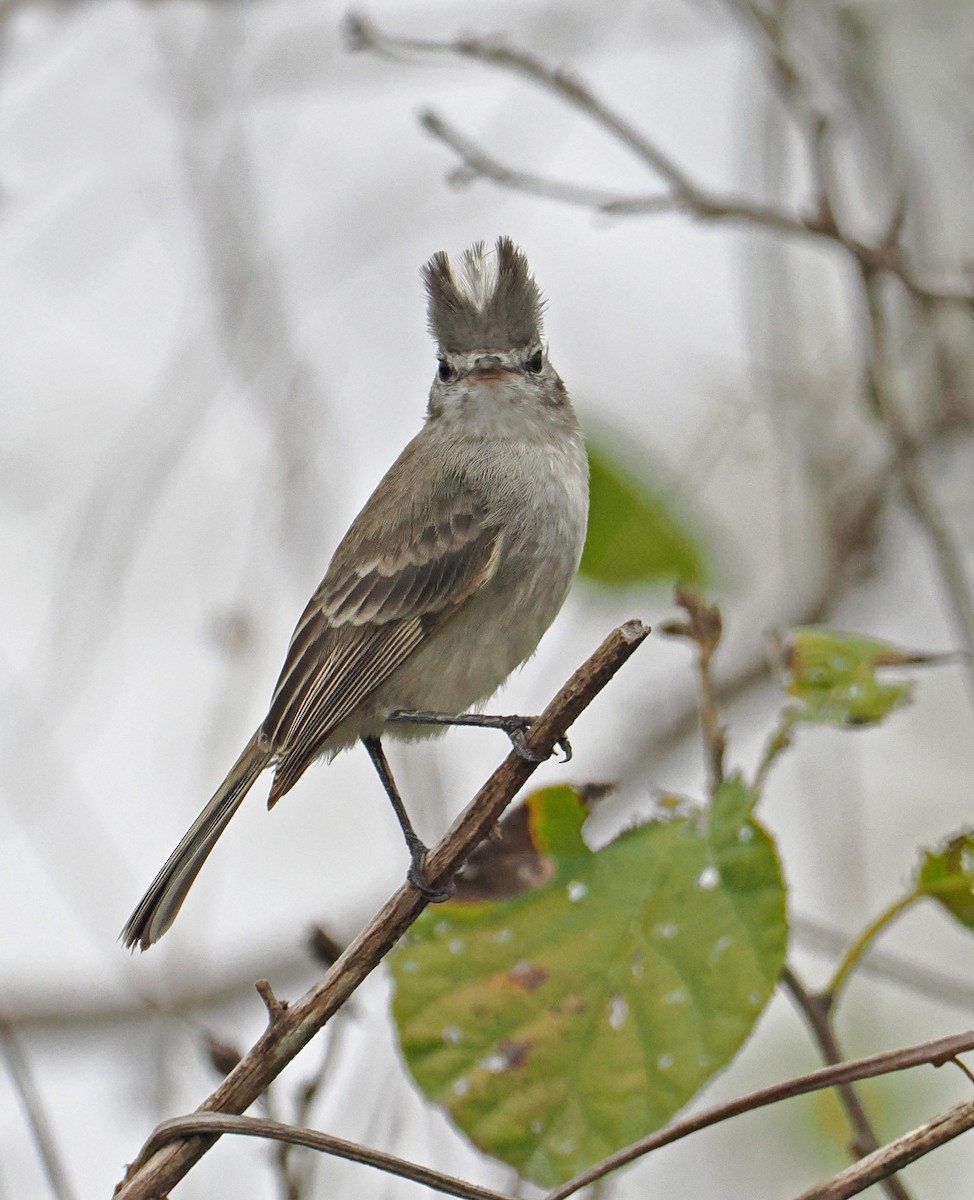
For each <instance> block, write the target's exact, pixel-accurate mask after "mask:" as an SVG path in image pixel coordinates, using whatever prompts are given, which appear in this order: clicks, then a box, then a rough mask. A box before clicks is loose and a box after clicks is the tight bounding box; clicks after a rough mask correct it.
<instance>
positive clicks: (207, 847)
mask: <svg viewBox="0 0 974 1200" xmlns="http://www.w3.org/2000/svg"><path fill="white" fill-rule="evenodd" d="M270 757H271V752H270V749H269V748H268V747H267V746H266V745H262V744H261V739H260V731H258V732H257V733H255V734H254V736H253V737H252V738H251V739H250V741H249V742H248V743H247V745H246V747H245V748H244V750H243V753H242V754H241V755H240V757H239V758H238V759H237V761H236V762H235V763H234V765H233V767H232V768H231V770H230V773H229V775H227V777H226V779H225V780H224V781H223V783H221V784H220V786H219V788H218V789H217V791H216V793H215V794H214V796H213V798H212V799H211V800H210V801H209V803H208V804H207V805H206V807H205V808H204V809H203V811H202V812H201V813H200V815H199V816H198V817H197V818H196V820H195V821H194V822H193V824H192V826H191V827H190V828H189V829H188V830H187V832H186V834H185V836H184V837H183V839H182V841H181V842H180V843H179V845H178V846H177V847H176V849H175V850H174V851H173V852H172V854H170V856H169V858H168V859H167V861H166V864H165V866H164V867H163V868H162V870H161V871H160V872H159V874H158V875H157V876H156V877H155V879H153V881H152V883H151V884H150V885H149V889H148V891H147V892H146V894H145V895H144V896H143V897H142V899H141V900H140V901H139V903H138V906H137V908H136V909H135V912H134V913H132V915H131V917H129V920H128V923H127V924H126V926H125V928H124V929H123V930H122V934H121V937H122V941H123V942H124V943H125V945H126V946H127V947H128V948H129V949H130V950H131V949H134V947H135V946H136V945H138V946H139V948H140V949H142V950H147V949H148V948H149V947H150V946H151V945H152V943H153V942H157V941H158V940H159V938H161V937H162V935H163V934H164V933H165V932H166V930H167V929H168V928H169V926H170V925H171V924H172V923H173V921H174V920H175V919H176V914H177V913H178V912H179V910H180V908H181V906H182V903H183V901H184V900H185V899H186V894H187V892H188V891H189V889H190V888H191V887H192V885H193V881H194V880H195V878H196V876H197V875H198V874H199V872H200V868H201V867H202V866H203V863H205V862H206V859H207V857H208V856H209V853H210V851H211V850H212V849H213V847H214V846H215V845H216V843H217V840H218V839H219V837H220V834H221V833H223V831H224V829H226V827H227V825H228V824H229V823H230V818H231V817H232V816H233V814H234V813H235V812H236V811H237V809H238V808H239V807H240V804H241V802H242V801H243V798H244V797H245V796H246V795H247V793H248V792H249V791H250V789H251V787H253V785H254V781H255V780H256V779H257V776H258V775H259V774H260V773H261V771H263V769H264V768H265V767H266V766H267V764H268V761H269V760H270Z"/></svg>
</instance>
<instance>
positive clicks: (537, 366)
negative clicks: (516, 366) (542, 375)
mask: <svg viewBox="0 0 974 1200" xmlns="http://www.w3.org/2000/svg"><path fill="white" fill-rule="evenodd" d="M524 365H525V366H526V367H527V369H528V370H529V371H530V372H531V374H532V375H537V374H538V372H539V371H540V370H541V368H542V367H543V366H544V355H543V354H542V353H541V351H540V350H535V352H534V353H533V354H532V355H531V357H530V358H529V359H528V361H527V362H526V363H525V364H524Z"/></svg>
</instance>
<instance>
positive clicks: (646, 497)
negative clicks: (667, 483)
mask: <svg viewBox="0 0 974 1200" xmlns="http://www.w3.org/2000/svg"><path fill="white" fill-rule="evenodd" d="M588 459H589V518H588V536H587V537H586V540H585V550H584V552H583V554H582V563H581V566H580V568H579V573H580V574H581V575H582V576H583V578H586V579H591V580H593V581H594V582H596V583H603V584H609V585H611V586H613V587H623V586H625V585H627V584H634V583H673V582H676V581H679V582H682V583H704V582H706V578H707V568H706V565H705V563H704V558H703V551H702V549H701V547H700V544H699V542H698V540H697V539H696V538H695V537H694V536H693V534H691V533H690V530H689V528H688V526H687V525H686V523H685V522H684V521H683V520H682V519H681V518H680V517H678V516H677V515H676V514H675V513H674V512H673V511H672V507H671V505H670V504H669V503H668V502H667V501H665V500H663V499H662V498H661V497H660V496H659V495H657V494H656V493H655V492H653V490H652V489H651V488H650V487H649V486H648V485H647V484H646V483H645V482H644V481H643V480H641V479H637V478H636V477H634V476H633V475H630V474H629V473H628V472H626V471H625V470H624V469H623V468H622V467H620V466H619V464H618V463H617V462H616V461H615V460H614V459H613V458H612V457H611V456H610V455H609V454H608V453H607V452H606V451H605V450H604V449H603V448H602V447H600V446H595V445H593V444H591V443H589V447H588Z"/></svg>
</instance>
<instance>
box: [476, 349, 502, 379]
mask: <svg viewBox="0 0 974 1200" xmlns="http://www.w3.org/2000/svg"><path fill="white" fill-rule="evenodd" d="M510 374H512V368H511V367H509V366H507V365H506V364H505V363H503V362H501V360H500V359H499V358H498V357H497V355H496V354H482V355H481V356H480V358H478V359H477V361H476V362H475V363H474V365H473V366H472V367H471V369H470V375H471V376H472V377H473V378H474V379H503V378H504V376H505V375H510Z"/></svg>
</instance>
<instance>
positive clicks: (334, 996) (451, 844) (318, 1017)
mask: <svg viewBox="0 0 974 1200" xmlns="http://www.w3.org/2000/svg"><path fill="white" fill-rule="evenodd" d="M648 635H649V628H648V627H647V626H645V625H643V624H642V623H641V622H639V621H629V622H628V623H627V624H625V625H622V626H620V628H618V629H617V630H615V632H614V633H612V634H610V635H609V637H607V638H606V640H605V641H604V642H603V643H602V645H601V646H600V647H599V648H598V650H596V651H595V653H594V654H593V655H592V656H591V658H589V659H588V661H587V662H585V663H584V664H583V665H582V666H581V667H580V668H579V669H578V670H577V671H576V672H575V674H574V675H573V676H572V677H571V679H569V681H568V682H567V683H566V684H565V685H564V687H563V688H562V689H561V690H560V691H559V693H558V694H557V696H555V698H554V699H553V700H552V701H551V703H550V704H549V705H548V707H547V708H546V709H545V711H544V712H543V713H542V714H541V716H540V717H539V718H538V719H537V720H536V721H535V722H534V724H533V725H532V726H531V728H530V729H529V730H528V732H527V734H526V742H527V745H528V748H529V749H531V750H535V751H537V752H538V755H539V757H540V758H542V759H543V758H544V757H546V756H547V755H549V754H551V753H552V752H553V751H554V748H555V746H556V745H557V743H558V742H559V740H560V739H561V738H563V737H564V736H565V734H566V733H567V731H568V729H569V727H570V726H571V725H572V723H573V722H574V721H575V720H576V718H577V717H578V716H579V714H580V713H581V712H582V711H583V710H584V709H585V708H587V707H588V705H589V704H590V703H591V702H592V700H594V699H595V697H596V696H597V695H598V693H599V692H600V691H601V690H602V688H604V687H605V685H606V684H607V683H608V682H609V680H610V679H611V678H612V676H613V675H614V674H615V673H616V671H618V670H619V668H620V667H621V666H622V664H623V663H624V662H625V661H626V660H627V659H628V658H629V657H630V655H632V654H633V652H634V651H635V650H636V648H637V647H638V646H639V645H640V644H641V643H642V642H643V641H644V640H645V638H646V637H647V636H648ZM537 766H538V763H537V762H535V761H533V760H532V761H529V760H528V759H526V758H524V757H522V756H521V755H520V754H517V753H514V752H512V753H511V754H509V755H508V757H507V758H506V759H505V760H504V762H503V763H501V765H500V766H499V767H498V768H497V770H496V771H495V772H494V773H493V775H491V777H490V778H489V779H488V780H487V782H486V783H485V784H484V786H483V787H482V788H481V789H480V791H479V792H478V793H477V795H476V796H475V797H474V798H473V800H472V801H471V802H470V804H469V805H468V806H467V808H466V809H465V810H464V811H463V812H462V813H461V814H460V816H459V817H458V818H457V819H456V821H454V823H453V825H452V826H451V828H450V829H449V831H448V832H447V833H446V835H445V836H444V837H443V839H442V840H441V841H440V843H439V844H438V845H437V846H436V847H435V848H434V850H433V852H432V853H431V854H430V856H429V858H428V860H427V863H426V868H427V874H428V878H429V882H430V884H431V885H434V884H436V883H438V882H443V881H446V880H447V879H449V878H451V877H452V876H453V875H454V874H455V873H456V872H457V871H458V870H459V869H460V867H461V866H462V865H463V863H464V862H465V861H466V859H467V857H468V856H469V855H470V853H471V851H472V850H473V849H474V847H475V846H476V845H477V844H478V843H479V842H480V841H481V840H482V839H483V838H484V837H485V836H486V835H487V833H488V832H489V831H490V830H491V829H492V828H493V826H494V825H495V824H496V822H497V820H498V819H499V818H500V816H501V814H502V813H503V811H504V809H505V808H506V807H507V805H508V804H509V803H510V802H511V800H512V799H513V798H514V796H515V795H516V794H517V793H518V792H519V791H520V789H521V788H522V787H523V786H524V784H525V783H526V782H527V781H528V779H529V778H530V777H531V775H532V774H533V773H534V771H535V770H536V769H537ZM426 904H427V901H426V899H425V898H424V896H423V895H422V893H421V892H419V891H418V890H417V889H416V888H414V887H413V886H412V885H410V884H404V885H403V886H402V887H401V888H400V889H399V890H398V891H397V892H396V893H395V895H394V896H392V897H391V899H390V900H388V901H387V903H386V904H385V905H384V906H383V908H382V909H380V911H379V912H378V913H377V914H376V915H375V916H374V917H373V918H372V920H371V921H370V922H369V924H368V925H367V926H366V927H365V929H363V930H362V932H361V933H360V934H359V935H358V936H357V937H356V938H355V939H354V941H353V942H352V943H351V944H350V945H349V946H348V948H347V949H346V950H345V951H344V953H343V954H342V955H341V957H340V958H339V959H338V961H337V962H336V963H335V965H334V966H333V967H332V968H331V970H330V971H328V972H327V974H326V975H325V976H324V978H323V979H322V980H321V982H320V983H318V984H317V985H316V986H315V987H313V988H312V989H311V990H310V991H308V992H307V993H306V994H305V995H304V996H302V997H301V998H300V999H299V1000H296V1001H295V1002H294V1003H293V1004H290V1005H288V1006H287V1008H286V1009H285V1010H284V1011H281V1012H279V1013H278V1014H277V1016H276V1019H275V1020H274V1021H273V1022H272V1023H271V1025H270V1026H269V1027H268V1028H267V1029H266V1030H265V1032H264V1034H263V1035H262V1037H261V1038H260V1039H259V1041H258V1042H257V1043H256V1045H254V1046H253V1048H252V1049H251V1050H250V1052H249V1053H248V1054H246V1055H245V1056H244V1058H243V1059H242V1060H241V1062H240V1063H239V1064H238V1066H237V1067H236V1068H235V1070H233V1071H232V1072H231V1073H230V1074H229V1075H228V1076H227V1078H226V1079H225V1080H223V1082H222V1083H221V1084H220V1086H219V1087H218V1088H217V1089H216V1091H215V1092H213V1094H212V1095H211V1096H209V1097H208V1098H207V1099H206V1100H205V1101H204V1102H203V1104H202V1105H201V1111H205V1112H237V1113H239V1112H243V1111H244V1110H246V1109H247V1108H248V1107H249V1106H250V1105H251V1104H252V1103H253V1102H254V1100H256V1099H257V1097H258V1096H259V1095H260V1094H261V1093H262V1092H263V1091H264V1089H265V1088H266V1087H267V1086H268V1084H269V1083H271V1081H272V1080H274V1079H275V1078H276V1077H277V1076H278V1075H279V1074H280V1072H281V1071H282V1070H283V1069H284V1067H285V1066H287V1064H288V1063H289V1062H291V1060H292V1059H293V1058H294V1057H295V1056H296V1055H297V1054H298V1053H299V1052H300V1051H301V1050H302V1049H303V1048H304V1047H305V1046H306V1045H307V1044H308V1042H310V1041H311V1039H312V1038H313V1037H314V1036H315V1034H316V1033H318V1032H319V1030H320V1029H322V1027H323V1026H324V1025H325V1024H326V1023H327V1022H328V1020H329V1019H330V1018H331V1017H332V1016H333V1015H334V1013H335V1012H337V1010H338V1009H339V1008H340V1007H341V1006H342V1005H343V1004H344V1003H345V1001H346V1000H347V999H348V998H349V996H351V995H352V993H353V992H354V991H355V990H356V988H357V987H358V986H359V984H360V983H361V982H362V981H363V980H364V979H366V978H367V977H368V976H369V975H370V974H371V973H372V971H373V970H374V969H375V968H376V967H377V966H378V964H379V963H380V962H381V961H382V959H383V958H384V957H385V956H386V955H387V954H388V953H389V951H390V950H391V949H392V947H393V946H394V945H395V944H396V942H397V941H398V940H399V938H400V937H401V936H402V935H403V933H405V931H406V930H407V929H408V928H409V926H410V925H411V924H412V923H413V922H414V921H415V920H416V918H417V917H418V916H419V914H420V913H421V912H422V911H423V909H424V908H425V907H426ZM216 1137H217V1135H215V1134H214V1135H207V1136H196V1137H193V1138H192V1139H190V1140H187V1141H182V1142H179V1143H178V1144H176V1145H172V1146H167V1147H165V1148H164V1149H162V1150H159V1151H157V1152H155V1153H153V1152H152V1150H151V1149H144V1150H143V1151H142V1152H141V1153H140V1154H139V1156H138V1158H137V1159H136V1161H135V1162H134V1163H133V1164H132V1165H131V1166H130V1168H129V1170H128V1171H127V1173H126V1176H125V1179H124V1180H123V1181H122V1183H121V1184H120V1185H119V1187H118V1189H117V1191H116V1200H148V1198H149V1197H158V1196H164V1195H166V1193H167V1192H168V1191H169V1190H170V1189H171V1188H172V1187H173V1186H174V1185H175V1184H176V1183H178V1181H179V1180H180V1179H182V1178H183V1177H184V1176H185V1175H186V1173H187V1172H188V1171H189V1170H190V1168H191V1167H192V1166H193V1164H194V1163H195V1162H197V1161H198V1160H199V1159H200V1158H201V1157H202V1156H203V1155H204V1154H205V1153H206V1151H207V1150H208V1149H209V1148H210V1147H211V1146H212V1145H213V1143H214V1141H215V1140H216Z"/></svg>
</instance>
